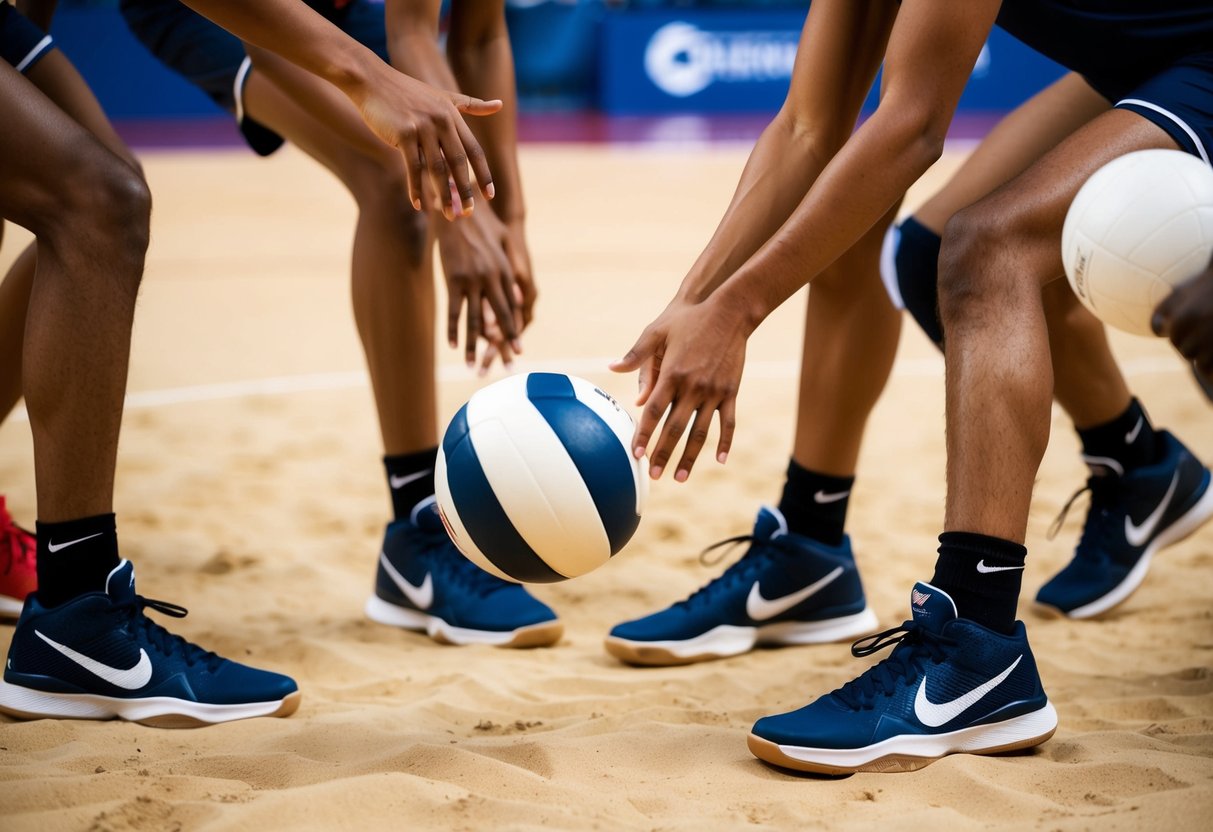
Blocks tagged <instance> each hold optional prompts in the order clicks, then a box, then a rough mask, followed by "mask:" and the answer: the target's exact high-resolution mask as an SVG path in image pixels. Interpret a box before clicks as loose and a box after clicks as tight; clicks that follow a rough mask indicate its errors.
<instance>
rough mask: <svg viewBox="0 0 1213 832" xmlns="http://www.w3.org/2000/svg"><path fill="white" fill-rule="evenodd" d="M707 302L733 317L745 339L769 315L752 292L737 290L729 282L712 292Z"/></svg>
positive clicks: (734, 283) (733, 282) (735, 285)
mask: <svg viewBox="0 0 1213 832" xmlns="http://www.w3.org/2000/svg"><path fill="white" fill-rule="evenodd" d="M709 302H711V303H714V304H716V305H717V306H718V307H719V308H720V309H724V310H728V312H729V314H731V315H735V316H736V318H737V321H738V323H739V325H740V326H741V327H742V329H743V330H744V331H745V334H746V337H747V338H748V337H749V336H750V335H751V334H753V332H754V330H756V329H758V326H759V325H760V324H761V323H762V322H763V321H764V320H766V317H767V315H769V314H770V310H769V309H767V308H766V307H765V306H764V304H763V303H762V302H761V300H760V299H759V298H757V297H755V293H754V292H748V291H745V290H744V289H739V288H738V286H737V284H736V282H735V281H729V282H728V283H725V284H724V285H723V286H721V287H720V288H718V289H717V290H716V291H715V292H713V293H712V295H711V297H710V298H709Z"/></svg>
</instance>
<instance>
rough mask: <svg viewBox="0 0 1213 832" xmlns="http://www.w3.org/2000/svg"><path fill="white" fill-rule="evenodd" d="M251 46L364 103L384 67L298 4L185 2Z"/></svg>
mask: <svg viewBox="0 0 1213 832" xmlns="http://www.w3.org/2000/svg"><path fill="white" fill-rule="evenodd" d="M182 2H183V3H185V5H187V6H189V7H190V8H192V9H194V10H195V11H196V12H198V13H199V14H201V15H203V16H205V17H207V18H210V19H211V20H212V21H214V22H215V23H217V24H218V25H220V26H222V27H223V28H224V29H227V30H228V31H229V32H232V33H233V34H235V35H236V36H238V37H239V38H240V39H241V40H244V41H247V42H249V43H251V44H254V45H256V46H260V47H262V48H263V49H267V50H269V51H271V52H274V53H276V54H278V55H281V56H282V57H283V58H286V59H287V60H288V61H290V62H291V63H293V64H296V65H297V66H300V67H302V68H303V69H306V70H307V71H308V72H311V73H312V74H313V75H317V76H319V77H320V78H323V79H324V80H326V81H328V82H329V83H331V84H333V85H334V86H336V87H337V88H338V89H339V90H341V91H342V92H343V93H345V95H346V96H347V97H349V98H350V99H352V100H354V101H359V100H361V99H362V98H363V97H364V95H365V92H366V90H367V88H368V87H369V85H370V84H371V83H372V79H373V78H374V77H375V75H376V74H377V73H379V72H382V71H383V69H384V66H383V62H382V61H380V60H379V58H378V57H377V56H376V55H375V53H373V52H371V51H370V50H369V49H367V48H366V47H365V46H362V45H361V44H360V43H358V42H357V41H355V40H354V39H353V38H350V37H348V36H347V35H345V33H343V32H342V31H341V30H340V29H338V28H337V27H336V26H334V25H333V24H332V23H330V22H329V21H327V20H325V19H324V17H322V16H321V15H319V14H317V13H316V12H315V11H313V10H312V9H311V8H309V7H308V6H307V5H306V4H304V3H302V2H300V0H257V2H241V3H233V2H230V0H182Z"/></svg>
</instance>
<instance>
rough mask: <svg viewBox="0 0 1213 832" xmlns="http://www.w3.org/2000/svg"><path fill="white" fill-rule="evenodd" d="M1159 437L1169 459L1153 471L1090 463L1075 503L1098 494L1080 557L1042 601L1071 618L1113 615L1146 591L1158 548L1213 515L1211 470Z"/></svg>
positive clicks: (1175, 441) (1048, 585) (1044, 592)
mask: <svg viewBox="0 0 1213 832" xmlns="http://www.w3.org/2000/svg"><path fill="white" fill-rule="evenodd" d="M1158 437H1159V442H1160V443H1162V447H1163V448H1164V449H1165V454H1164V455H1163V458H1162V459H1161V460H1160V461H1159V462H1157V463H1156V464H1154V465H1151V466H1149V467H1148V468H1138V469H1136V470H1133V471H1130V472H1129V473H1127V474H1123V472H1122V471H1118V470H1116V469H1118V468H1119V465H1117V464H1116V462H1115V460H1109V459H1102V458H1096V457H1088V458H1086V459H1087V463H1088V464H1089V465H1090V466H1091V472H1092V473H1091V477H1090V479H1088V480H1087V485H1086V488H1084V489H1082V490H1081V491H1079V492H1078V494H1075V495H1074V497H1071V498H1070V503H1073V502H1074V500H1075V499H1076V498H1077V497H1078V495H1079V494H1081V493H1083V491H1087V490H1089V491H1090V492H1091V507H1090V508H1089V509H1088V510H1087V521H1086V525H1085V526H1084V527H1083V531H1082V538H1081V539H1080V540H1079V543H1078V548H1077V549H1076V550H1075V552H1074V559H1073V560H1071V561H1070V563H1069V564H1068V565H1067V566H1066V568H1065V569H1063V570H1061V571H1060V572H1058V573H1057V574H1056V575H1054V576H1053V577H1052V578H1050V579H1049V581H1048V582H1047V583H1046V584H1045V585H1044V586H1042V587H1041V588H1040V591H1039V592H1038V593H1037V594H1036V601H1037V603H1039V604H1042V605H1044V606H1045V607H1047V608H1049V609H1051V610H1058V611H1060V612H1062V613H1063V614H1065V615H1068V616H1069V617H1071V618H1090V617H1091V616H1094V615H1099V614H1100V613H1103V612H1107V611H1108V610H1110V609H1111V608H1112V607H1114V606H1116V605H1117V604H1119V603H1121V602H1122V601H1124V600H1125V599H1126V598H1128V597H1129V595H1131V594H1132V593H1133V591H1134V590H1136V589H1137V587H1139V586H1141V582H1142V581H1143V580H1145V577H1146V572H1147V571H1148V570H1149V568H1150V560H1151V559H1152V558H1153V557H1154V554H1155V553H1156V552H1157V551H1158V550H1160V549H1162V548H1163V547H1165V546H1170V545H1171V544H1172V543H1178V542H1179V541H1181V540H1183V539H1184V538H1185V537H1187V536H1188V535H1190V534H1192V532H1194V531H1196V530H1197V529H1198V528H1200V527H1201V526H1202V525H1203V524H1204V523H1205V521H1206V520H1208V519H1209V517H1210V515H1213V489H1211V488H1209V470H1208V469H1207V468H1205V466H1204V465H1202V464H1201V463H1200V460H1198V459H1196V457H1194V456H1193V455H1192V453H1191V452H1190V451H1189V450H1188V449H1187V448H1185V447H1184V446H1183V444H1181V443H1180V441H1179V440H1178V439H1176V438H1175V437H1174V436H1172V435H1171V434H1170V433H1168V432H1167V431H1165V430H1164V431H1159V432H1158ZM1070 503H1067V504H1066V508H1067V509H1068V508H1069V506H1070ZM1065 511H1066V509H1062V514H1061V516H1060V517H1059V518H1058V523H1056V524H1054V529H1056V528H1058V527H1060V523H1061V521H1062V520H1064V518H1065Z"/></svg>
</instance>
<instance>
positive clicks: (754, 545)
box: [678, 534, 786, 606]
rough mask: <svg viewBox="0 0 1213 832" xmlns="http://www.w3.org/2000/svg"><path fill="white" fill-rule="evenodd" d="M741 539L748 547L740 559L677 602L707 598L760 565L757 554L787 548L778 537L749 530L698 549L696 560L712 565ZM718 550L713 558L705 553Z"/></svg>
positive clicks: (689, 602)
mask: <svg viewBox="0 0 1213 832" xmlns="http://www.w3.org/2000/svg"><path fill="white" fill-rule="evenodd" d="M743 543H748V544H750V548H749V551H747V552H746V553H745V554H744V555H742V556H741V560H739V561H737V563H735V564H733V565H732V566H730V567H729V568H728V569H726V570H725V571H724V572H723V573H722V574H721V576H720V577H719V578H717V579H716V580H714V581H709V582H708V583H707V584H705V585H704V586H701V587H700V588H699V589H697V590H695V591H694V592H693V593H691V594H690V595H689V596H688V597H687V598H686V600H684V601H679V602H678V604H679V606H693V605H694V604H697V603H704V602H706V601H707V600H708V599H709V598H710V597H711V596H712V595H714V594H715V593H717V592H719V591H721V590H723V589H724V588H725V587H728V586H732V585H734V584H736V583H738V582H741V581H744V580H746V579H747V578H749V577H750V576H751V575H752V574H753V573H754V572H755V570H757V569H758V567H759V566H760V565H761V564H760V558H761V556H762V555H763V554H764V553H766V552H770V551H778V552H785V551H786V549H785V548H784V547H783V546H781V545H780V543H779V538H775V539H771V538H769V537H755V536H754V535H752V534H739V535H737V536H736V537H726V538H725V539H724V540H721V541H718V542H716V543H713V544H712V545H711V546H708V547H707V548H706V549H704V550H703V551H702V552H700V553H699V562H700V563H701V564H703V565H704V566H715V565H716V564H718V563H720V561H722V560H724V558H725V557H726V556H727V555H728V554H729V552H731V551H732V550H733V549H734V548H736V547H737V546H740V545H742V544H743ZM717 550H723V551H721V552H720V554H719V555H717V556H716V557H714V558H711V557H708V555H709V554H710V553H711V552H715V551H717Z"/></svg>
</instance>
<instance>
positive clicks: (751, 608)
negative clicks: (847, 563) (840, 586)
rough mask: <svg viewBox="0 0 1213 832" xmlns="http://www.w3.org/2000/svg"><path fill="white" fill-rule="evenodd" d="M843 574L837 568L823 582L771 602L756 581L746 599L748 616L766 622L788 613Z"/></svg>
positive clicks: (812, 584)
mask: <svg viewBox="0 0 1213 832" xmlns="http://www.w3.org/2000/svg"><path fill="white" fill-rule="evenodd" d="M841 574H842V567H841V566H836V567H834V571H833V572H831V573H830V574H828V575H826V576H825V577H824V578H822V579H821V580H819V581H816V582H814V583H811V584H809V585H808V586H806V587H805V588H804V589H801V590H798V591H796V592H793V593H792V594H791V595H785V596H783V597H782V598H773V599H769V600H768V599H766V598H763V597H762V590H761V589H759V587H758V581H754V585H753V586H752V587H750V595H749V597H747V598H746V599H745V611H746V615H748V616H749V617H750V618H752V619H753V620H755V621H766V620H767V619H768V618H774V617H775V616H777V615H779V614H780V613H781V612H787V611H788V610H790V609H791V608H792V607H794V606H796V605H797V604H799V603H800V602H801V601H803V600H805V599H806V598H808V597H809V596H811V595H813V594H814V593H817V592H820V591H821V590H822V589H824V588H825V587H826V586H828V585H829V584H831V583H833V582H834V581H836V580H837V579H838V576H839V575H841Z"/></svg>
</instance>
